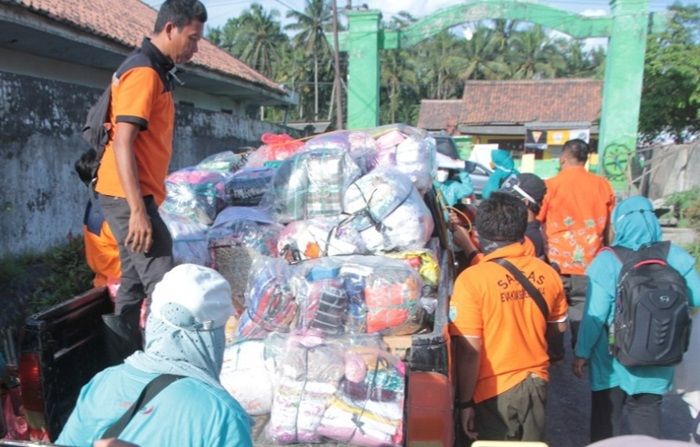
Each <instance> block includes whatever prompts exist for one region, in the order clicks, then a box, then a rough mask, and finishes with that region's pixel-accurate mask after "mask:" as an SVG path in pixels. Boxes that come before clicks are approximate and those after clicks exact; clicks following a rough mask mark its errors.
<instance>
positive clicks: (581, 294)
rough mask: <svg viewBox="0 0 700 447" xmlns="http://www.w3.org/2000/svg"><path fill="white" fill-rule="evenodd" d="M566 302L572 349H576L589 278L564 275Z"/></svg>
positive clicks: (562, 277) (562, 279)
mask: <svg viewBox="0 0 700 447" xmlns="http://www.w3.org/2000/svg"><path fill="white" fill-rule="evenodd" d="M561 281H562V283H563V284H564V292H565V293H566V300H567V302H568V303H569V327H570V328H571V348H572V349H575V348H576V340H577V339H578V328H579V327H580V326H581V320H582V319H583V311H584V309H585V306H586V294H587V293H588V277H587V276H583V275H562V276H561Z"/></svg>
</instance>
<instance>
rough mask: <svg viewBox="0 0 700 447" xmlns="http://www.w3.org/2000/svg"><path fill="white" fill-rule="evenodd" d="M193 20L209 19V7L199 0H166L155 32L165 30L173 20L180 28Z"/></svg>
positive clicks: (202, 20)
mask: <svg viewBox="0 0 700 447" xmlns="http://www.w3.org/2000/svg"><path fill="white" fill-rule="evenodd" d="M193 20H199V21H200V22H202V23H204V22H206V21H207V8H205V7H204V4H203V3H202V2H200V1H199V0H165V2H164V3H163V5H161V7H160V10H158V17H157V18H156V24H155V25H154V27H153V32H154V33H156V34H158V33H160V32H161V31H163V28H165V24H166V23H168V22H172V23H173V24H174V25H175V26H176V27H177V28H178V29H182V28H183V27H185V26H187V25H189V24H190V23H191V22H192V21H193Z"/></svg>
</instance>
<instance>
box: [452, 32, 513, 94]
mask: <svg viewBox="0 0 700 447" xmlns="http://www.w3.org/2000/svg"><path fill="white" fill-rule="evenodd" d="M506 32H507V31H506V30H505V29H504V30H500V31H499V30H498V29H491V28H488V27H486V26H483V25H479V26H477V28H476V30H475V31H474V33H473V35H472V38H471V39H469V40H465V42H464V43H463V44H462V48H463V51H464V57H465V59H466V61H467V64H466V66H465V67H464V68H463V70H462V79H463V80H469V79H504V78H505V77H507V73H508V71H509V70H508V64H506V63H505V62H504V58H505V54H506V53H507V51H508V45H509V37H508V36H507V35H506V34H505V33H506Z"/></svg>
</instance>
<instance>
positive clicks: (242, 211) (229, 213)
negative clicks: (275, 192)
mask: <svg viewBox="0 0 700 447" xmlns="http://www.w3.org/2000/svg"><path fill="white" fill-rule="evenodd" d="M282 228H283V227H282V226H281V225H278V224H276V223H274V222H273V221H272V220H271V219H270V217H269V215H268V214H267V213H265V212H264V211H262V210H259V209H257V208H246V207H228V208H225V209H224V210H223V211H221V212H220V213H219V215H218V216H217V217H216V221H215V222H214V225H212V227H211V228H210V230H209V232H208V234H207V237H208V240H209V251H210V253H211V258H212V267H213V268H214V269H216V270H217V271H218V272H219V273H221V275H222V276H223V277H224V278H226V280H228V282H229V284H230V285H231V292H232V294H233V301H234V306H236V307H237V308H238V309H239V310H240V309H242V308H243V304H244V299H243V297H244V292H245V289H246V285H247V284H248V277H249V275H250V269H251V266H252V263H253V259H254V258H255V257H257V256H259V255H263V256H275V255H276V247H277V238H278V236H279V233H280V231H282Z"/></svg>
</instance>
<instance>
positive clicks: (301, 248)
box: [277, 216, 367, 262]
mask: <svg viewBox="0 0 700 447" xmlns="http://www.w3.org/2000/svg"><path fill="white" fill-rule="evenodd" d="M277 252H278V253H279V254H280V255H281V256H284V257H285V258H286V259H287V260H289V261H293V262H296V261H303V260H306V259H313V258H318V257H320V256H335V255H351V254H364V253H367V247H366V246H365V243H364V241H363V240H362V237H361V236H360V234H359V233H358V231H357V230H356V229H355V227H354V226H353V225H352V222H350V221H349V220H348V218H347V216H331V217H317V218H315V219H309V220H298V221H296V222H291V223H290V224H288V225H287V226H286V227H285V228H284V229H283V230H282V232H281V233H280V236H279V240H278V241H277Z"/></svg>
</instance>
